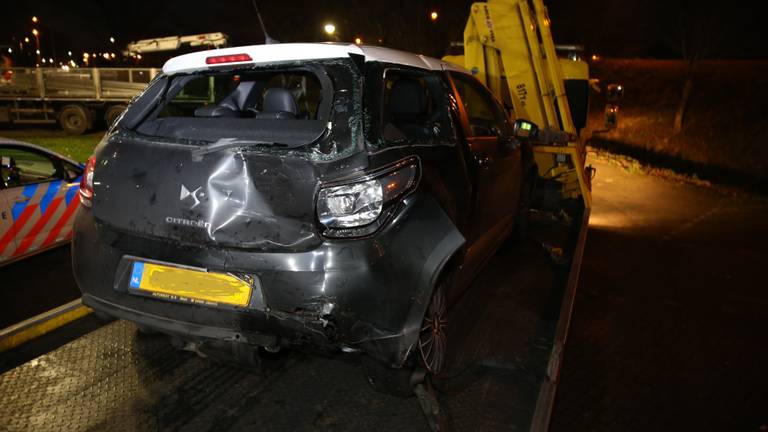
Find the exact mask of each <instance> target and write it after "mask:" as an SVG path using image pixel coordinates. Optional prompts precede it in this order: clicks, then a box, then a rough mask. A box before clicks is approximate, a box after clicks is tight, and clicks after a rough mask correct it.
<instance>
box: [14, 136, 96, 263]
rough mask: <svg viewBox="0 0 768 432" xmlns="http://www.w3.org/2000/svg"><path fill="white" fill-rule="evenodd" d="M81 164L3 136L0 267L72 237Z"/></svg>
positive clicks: (81, 172) (77, 203)
mask: <svg viewBox="0 0 768 432" xmlns="http://www.w3.org/2000/svg"><path fill="white" fill-rule="evenodd" d="M82 174H83V166H82V165H81V164H79V163H78V162H76V161H74V160H72V159H69V158H66V157H64V156H62V155H59V154H57V153H54V152H52V151H50V150H47V149H45V148H42V147H39V146H36V145H34V144H29V143H25V142H20V141H14V140H9V139H5V138H0V266H2V265H6V264H8V263H10V262H12V261H16V260H17V259H20V258H23V257H25V256H29V255H31V254H34V253H37V252H41V251H44V250H46V249H50V248H52V247H55V246H58V245H61V244H63V243H66V242H68V241H69V239H70V237H71V236H72V222H73V220H74V217H73V216H74V213H75V211H76V210H77V207H78V205H79V203H80V201H79V200H78V198H77V191H78V187H79V183H80V178H81V177H82Z"/></svg>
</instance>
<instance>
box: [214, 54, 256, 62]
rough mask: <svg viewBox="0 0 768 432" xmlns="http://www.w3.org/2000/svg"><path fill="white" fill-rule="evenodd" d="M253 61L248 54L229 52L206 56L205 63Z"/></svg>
mask: <svg viewBox="0 0 768 432" xmlns="http://www.w3.org/2000/svg"><path fill="white" fill-rule="evenodd" d="M248 61H253V59H252V58H251V56H249V55H248V54H229V55H220V56H212V57H206V59H205V64H222V63H239V62H248Z"/></svg>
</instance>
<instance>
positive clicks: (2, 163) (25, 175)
mask: <svg viewBox="0 0 768 432" xmlns="http://www.w3.org/2000/svg"><path fill="white" fill-rule="evenodd" d="M0 176H2V183H3V187H6V188H10V187H16V186H24V185H27V184H32V183H41V182H45V181H49V180H54V179H59V178H62V177H63V176H62V175H61V173H60V172H59V169H58V164H56V163H54V161H53V160H52V159H51V158H50V157H48V156H47V155H45V154H42V153H38V152H36V151H33V150H27V149H22V148H17V147H0Z"/></svg>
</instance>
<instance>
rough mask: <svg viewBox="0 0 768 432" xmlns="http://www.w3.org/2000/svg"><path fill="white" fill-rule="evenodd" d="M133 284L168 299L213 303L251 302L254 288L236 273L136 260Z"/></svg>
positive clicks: (153, 294) (132, 276)
mask: <svg viewBox="0 0 768 432" xmlns="http://www.w3.org/2000/svg"><path fill="white" fill-rule="evenodd" d="M129 286H130V288H131V289H134V290H139V291H143V292H144V293H145V294H150V295H152V296H154V297H159V298H164V299H166V300H173V301H180V302H186V303H196V304H204V305H210V306H217V305H220V304H225V305H233V306H247V305H248V302H249V301H250V299H251V291H252V287H251V285H250V284H248V283H247V282H245V281H243V280H240V279H238V278H236V277H234V276H232V275H228V274H224V273H209V272H206V271H202V270H191V269H185V268H180V267H170V266H164V265H160V264H152V263H146V262H140V261H137V262H134V263H133V268H132V271H131V281H130V284H129Z"/></svg>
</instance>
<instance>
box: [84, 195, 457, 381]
mask: <svg viewBox="0 0 768 432" xmlns="http://www.w3.org/2000/svg"><path fill="white" fill-rule="evenodd" d="M463 241H464V239H463V237H462V236H461V234H460V233H459V232H458V231H457V230H456V229H455V227H454V226H453V224H452V223H451V222H450V220H449V219H448V218H447V216H445V213H443V212H442V209H440V207H439V206H438V205H437V204H436V203H435V202H434V201H432V200H431V199H424V198H421V199H418V198H417V197H415V196H414V197H412V198H409V200H408V201H407V202H406V203H405V206H404V208H403V210H402V211H400V212H399V213H398V215H397V217H396V218H395V220H394V221H392V222H391V223H389V224H388V225H387V227H386V228H385V229H384V230H382V231H381V232H379V233H378V234H377V235H376V236H374V237H370V238H366V239H357V240H345V241H326V242H324V243H323V244H321V245H320V246H319V247H317V248H315V249H313V250H309V251H301V252H294V253H265V252H252V251H248V250H238V249H231V248H229V249H227V248H221V249H219V248H213V247H205V246H202V247H201V246H199V245H186V244H180V243H178V242H172V241H167V240H162V239H157V238H151V237H139V236H135V235H132V234H129V233H124V232H118V231H116V230H113V229H111V228H109V227H108V226H106V225H104V224H102V223H100V222H98V221H97V220H95V219H94V217H93V214H92V213H91V212H90V211H89V210H88V209H83V210H82V211H80V212H79V213H78V215H77V219H76V221H75V234H74V237H73V246H72V255H73V268H74V273H75V278H76V280H77V282H78V285H79V286H80V289H81V291H82V293H83V302H84V303H85V304H86V305H88V306H90V307H91V308H93V309H95V310H96V311H99V312H102V313H106V314H108V315H112V316H115V317H118V318H123V319H127V320H130V321H134V322H137V323H139V324H142V325H144V326H147V327H151V328H153V329H156V330H159V331H161V332H164V333H168V334H172V335H176V336H179V337H181V338H186V339H190V340H198V341H205V340H206V339H212V340H225V341H233V342H245V343H249V344H252V345H263V346H273V345H277V344H279V345H287V346H290V345H310V346H312V347H313V348H320V349H332V350H333V349H347V350H361V351H364V352H366V353H367V354H369V355H371V356H372V357H374V358H376V359H378V360H380V361H382V362H385V363H387V364H390V365H392V366H400V365H402V364H403V363H404V362H405V360H406V359H407V357H408V353H409V352H410V350H411V348H412V346H413V345H414V343H415V342H416V340H417V338H418V332H419V329H420V327H421V320H422V317H423V314H424V310H425V308H426V304H427V303H428V299H429V296H430V295H431V291H432V287H433V286H434V283H435V277H436V275H437V273H439V271H440V270H441V268H442V266H443V265H444V264H445V262H447V261H448V259H449V258H450V257H451V255H453V253H454V252H455V250H456V249H457V248H458V247H460V246H461V244H462V243H463ZM131 257H138V258H139V259H147V260H154V261H160V262H165V263H169V264H180V265H186V266H193V267H198V268H204V269H209V270H210V271H216V272H226V273H237V274H247V275H251V276H253V277H255V278H257V279H258V280H259V282H260V284H259V285H260V287H261V295H262V299H261V301H251V302H250V304H249V305H248V306H246V307H210V306H201V305H196V304H182V303H177V302H171V301H167V300H163V299H158V298H152V297H146V296H138V295H135V294H132V293H131V292H130V291H129V289H128V285H129V278H130V272H129V271H127V268H129V267H130V266H129V264H130V262H131V261H130V260H132V259H134V258H131Z"/></svg>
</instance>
